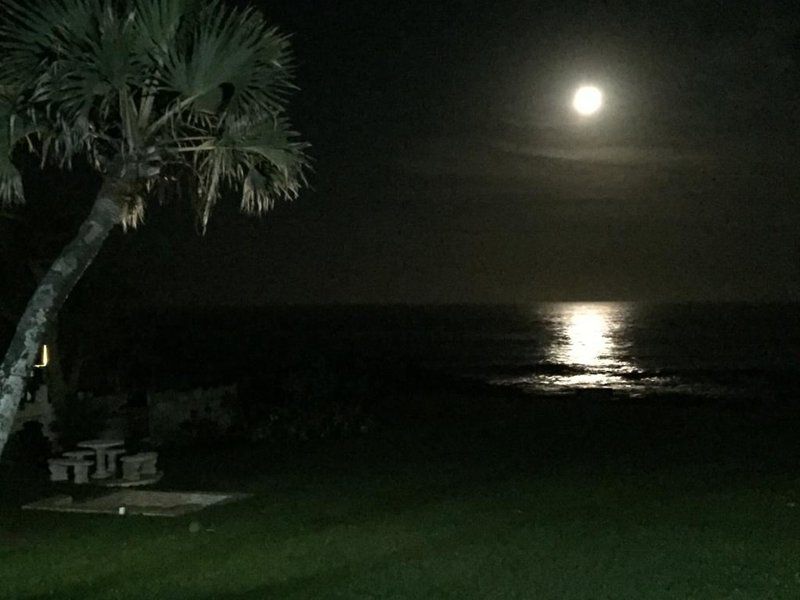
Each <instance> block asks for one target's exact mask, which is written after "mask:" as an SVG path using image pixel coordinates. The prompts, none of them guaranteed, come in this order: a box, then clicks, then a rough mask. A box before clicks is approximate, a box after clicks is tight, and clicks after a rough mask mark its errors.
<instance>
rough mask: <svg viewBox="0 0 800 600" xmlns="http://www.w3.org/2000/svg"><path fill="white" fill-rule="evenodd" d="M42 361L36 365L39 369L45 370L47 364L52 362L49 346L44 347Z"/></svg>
mask: <svg viewBox="0 0 800 600" xmlns="http://www.w3.org/2000/svg"><path fill="white" fill-rule="evenodd" d="M40 360H41V362H39V363H38V364H36V365H34V366H35V367H36V368H37V369H44V368H45V367H46V366H47V363H49V362H50V355H49V354H48V353H47V344H44V345H43V346H42V356H41V359H40Z"/></svg>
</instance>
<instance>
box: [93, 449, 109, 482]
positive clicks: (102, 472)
mask: <svg viewBox="0 0 800 600" xmlns="http://www.w3.org/2000/svg"><path fill="white" fill-rule="evenodd" d="M96 452H97V463H96V468H95V471H94V475H92V477H93V478H94V479H107V478H108V471H107V470H106V451H105V450H103V449H102V448H97V450H96Z"/></svg>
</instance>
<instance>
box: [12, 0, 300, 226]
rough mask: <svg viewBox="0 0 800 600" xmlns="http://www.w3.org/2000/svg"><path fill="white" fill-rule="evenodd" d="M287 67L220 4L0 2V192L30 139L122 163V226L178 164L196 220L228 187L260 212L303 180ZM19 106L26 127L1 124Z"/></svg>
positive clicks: (17, 186) (262, 27) (277, 42)
mask: <svg viewBox="0 0 800 600" xmlns="http://www.w3.org/2000/svg"><path fill="white" fill-rule="evenodd" d="M291 76H292V65H291V55H290V52H289V43H288V38H287V37H286V36H284V35H282V34H281V33H279V32H278V31H277V30H276V29H275V28H273V27H271V26H270V25H268V23H267V22H266V21H265V19H264V18H263V16H262V15H261V13H259V12H258V11H256V10H254V9H251V8H244V9H237V8H230V7H228V6H227V5H226V4H225V2H224V1H223V0H207V1H206V0H0V91H2V90H4V89H13V90H14V93H13V94H10V95H7V96H8V102H7V103H6V104H4V105H3V106H2V107H0V110H4V111H5V113H2V114H0V119H2V121H3V123H2V124H0V138H1V139H0V199H3V200H5V201H9V200H10V199H12V198H13V199H17V198H19V197H20V195H21V182H20V179H19V173H18V172H17V171H16V169H15V168H14V166H13V164H11V161H10V155H11V153H12V152H13V150H14V147H15V145H16V144H17V143H18V142H19V141H20V140H21V139H22V138H24V137H26V136H28V138H29V139H30V137H31V136H35V137H36V138H37V139H38V145H37V148H38V149H39V150H40V151H41V155H42V160H43V161H45V160H55V161H56V162H58V163H59V164H61V165H63V166H67V167H68V166H70V164H71V161H72V160H73V158H74V157H76V156H78V155H83V156H87V157H88V159H89V161H90V164H92V165H94V166H95V168H96V169H97V170H99V171H101V172H105V171H106V170H107V169H108V168H109V165H117V166H116V167H114V168H118V167H119V165H123V168H122V171H123V172H125V173H126V177H127V178H128V179H131V181H130V182H129V183H130V185H129V186H127V187H126V190H127V191H125V192H124V193H122V192H121V197H120V202H121V203H122V205H123V210H124V212H125V214H126V215H127V217H126V221H125V223H126V224H127V225H131V226H134V225H135V224H136V223H137V222H139V221H140V220H141V218H142V215H143V212H144V207H145V200H146V197H147V195H148V194H149V193H150V191H152V190H155V189H157V188H159V187H161V186H163V185H164V184H169V183H170V182H173V181H174V180H175V179H176V177H175V176H174V173H175V172H177V171H180V170H181V169H182V170H183V171H184V172H186V173H188V174H189V175H190V176H191V177H193V178H194V180H195V185H194V186H193V187H194V188H195V191H196V192H197V193H196V198H197V209H198V216H199V220H200V222H201V223H202V224H203V226H205V224H206V223H207V221H208V218H209V215H210V214H211V211H212V208H213V206H214V204H215V203H216V202H217V200H218V199H219V197H220V196H221V194H222V193H223V191H224V190H227V189H230V188H239V189H241V191H242V198H241V207H242V209H243V210H245V211H246V212H254V213H260V212H264V211H266V210H268V209H269V208H270V207H271V206H272V205H273V204H274V203H275V201H276V200H278V199H292V198H294V197H296V196H297V194H298V192H299V189H300V187H301V186H302V185H303V184H304V183H305V178H304V172H305V169H306V168H307V164H308V161H307V158H306V156H305V144H303V143H301V142H299V141H298V138H297V134H295V133H294V132H292V131H291V128H290V127H289V125H288V122H287V120H286V118H285V116H284V111H285V105H286V101H287V94H288V93H289V92H290V91H291V90H292V89H293V86H292V83H291ZM0 97H6V96H3V95H2V94H0ZM22 115H24V116H25V119H24V122H25V123H27V124H29V126H30V127H31V128H32V129H26V130H24V132H23V130H22V129H15V128H14V123H15V119H16V120H17V122H19V123H21V122H22V120H21V116H22ZM20 135H21V136H22V137H20ZM132 173H133V174H134V175H133V176H131V174H132ZM168 174H169V175H168Z"/></svg>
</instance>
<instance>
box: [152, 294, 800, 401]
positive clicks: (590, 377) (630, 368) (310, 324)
mask: <svg viewBox="0 0 800 600" xmlns="http://www.w3.org/2000/svg"><path fill="white" fill-rule="evenodd" d="M137 321H138V322H139V323H141V322H142V321H141V320H140V319H137ZM147 321H148V322H149V323H150V331H151V335H150V336H149V341H147V342H146V343H142V342H141V340H140V342H139V344H138V345H139V348H140V354H141V353H142V352H144V354H145V355H147V356H150V357H151V358H152V357H155V360H154V361H152V362H153V364H151V365H150V366H149V370H150V371H151V372H155V373H160V374H162V375H163V376H170V377H171V376H175V375H180V374H181V373H184V374H185V373H188V372H190V371H195V372H196V371H198V369H199V370H200V371H202V372H203V373H204V374H206V375H208V376H209V377H213V378H218V379H220V378H222V379H224V378H228V379H230V378H237V377H241V376H242V375H247V374H248V373H251V374H252V373H261V372H264V371H269V370H270V369H280V368H282V366H281V365H289V364H295V365H296V363H298V362H315V361H316V362H319V361H323V362H325V361H327V362H328V363H336V364H344V363H348V362H362V363H363V362H364V361H365V360H366V361H370V363H371V364H382V365H392V364H405V365H412V366H413V367H414V368H415V369H418V370H424V371H425V372H426V373H429V374H433V376H435V375H436V374H441V375H442V376H443V377H447V378H449V379H452V378H458V379H462V380H467V381H476V382H480V383H483V384H490V385H493V386H498V387H502V388H507V389H513V390H516V391H520V392H523V393H530V394H542V393H545V394H556V395H558V394H571V393H574V392H575V391H576V390H585V389H589V388H603V389H604V390H605V391H607V390H612V391H613V393H614V394H615V395H618V396H628V397H635V398H653V399H657V398H659V397H663V396H667V395H681V396H695V397H746V398H757V399H781V400H792V399H793V398H794V397H795V396H796V394H797V392H798V389H799V388H800V305H794V304H790V305H789V304H787V305H778V304H710V303H709V304H641V303H627V302H564V303H541V304H532V305H513V306H512V305H509V306H477V305H465V306H347V305H344V306H315V307H312V306H307V307H306V306H304V307H280V308H275V307H270V308H258V309H248V310H246V311H241V310H214V311H196V312H193V313H191V314H186V313H181V314H180V315H176V313H174V312H162V313H158V314H153V315H150V316H149V317H148V319H147ZM142 339H145V338H144V337H143V338H142ZM147 346H151V349H150V350H149V351H148V350H147Z"/></svg>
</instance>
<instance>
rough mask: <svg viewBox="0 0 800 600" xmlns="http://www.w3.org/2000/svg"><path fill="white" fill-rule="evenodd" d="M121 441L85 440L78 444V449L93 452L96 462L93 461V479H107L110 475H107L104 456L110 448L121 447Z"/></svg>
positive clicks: (122, 443)
mask: <svg viewBox="0 0 800 600" xmlns="http://www.w3.org/2000/svg"><path fill="white" fill-rule="evenodd" d="M124 444H125V442H124V441H123V440H86V441H83V442H78V447H79V448H89V449H91V450H94V452H95V455H96V457H97V460H96V461H95V465H96V466H95V471H94V473H92V478H94V479H108V478H109V477H111V475H112V473H109V471H108V469H107V467H106V464H107V463H106V454H107V452H108V450H110V449H111V448H116V447H117V446H123V445H124Z"/></svg>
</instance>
